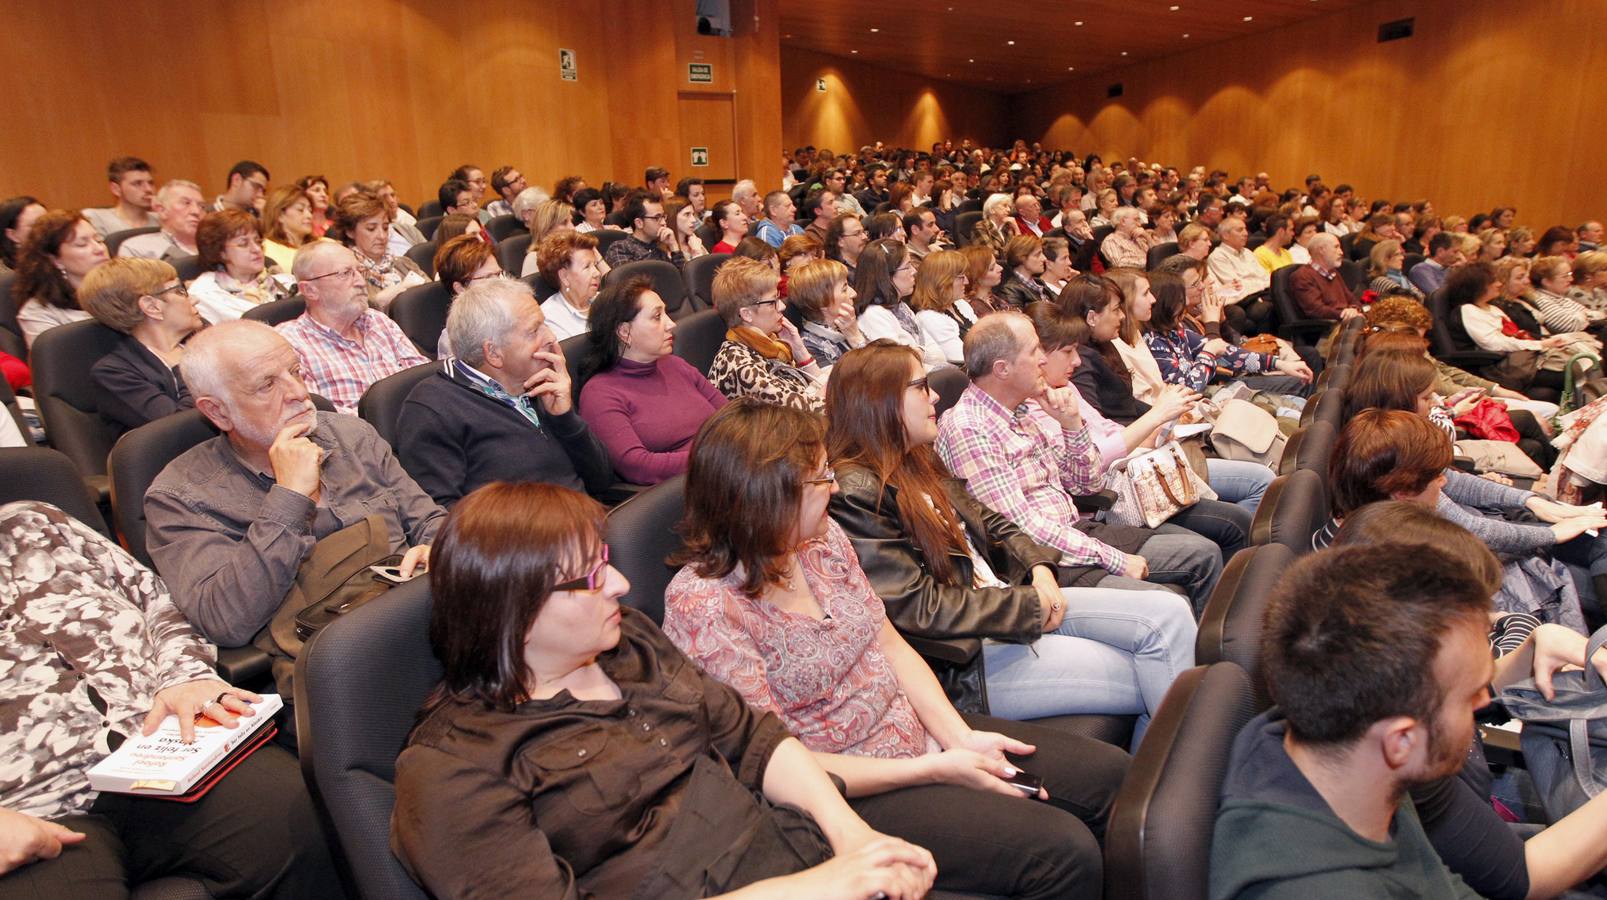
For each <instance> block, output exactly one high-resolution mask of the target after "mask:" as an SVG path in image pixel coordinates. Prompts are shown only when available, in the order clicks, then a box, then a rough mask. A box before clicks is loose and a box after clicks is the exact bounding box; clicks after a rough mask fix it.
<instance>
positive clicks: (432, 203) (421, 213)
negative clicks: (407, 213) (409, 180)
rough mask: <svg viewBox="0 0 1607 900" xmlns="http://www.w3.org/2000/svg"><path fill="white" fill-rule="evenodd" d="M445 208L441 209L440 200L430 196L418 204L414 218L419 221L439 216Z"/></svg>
mask: <svg viewBox="0 0 1607 900" xmlns="http://www.w3.org/2000/svg"><path fill="white" fill-rule="evenodd" d="M443 213H445V210H443V209H441V201H439V200H436V199H434V198H431V199H429V200H426V201H424V202H423V203H420V204H419V205H418V213H417V214H416V215H414V218H415V219H417V220H419V221H420V222H422V221H424V220H425V219H428V218H439V217H440V216H441V215H442V214H443Z"/></svg>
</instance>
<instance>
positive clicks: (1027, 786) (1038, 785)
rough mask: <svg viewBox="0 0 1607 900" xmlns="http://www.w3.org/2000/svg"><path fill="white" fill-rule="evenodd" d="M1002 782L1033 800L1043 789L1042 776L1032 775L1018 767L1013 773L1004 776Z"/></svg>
mask: <svg viewBox="0 0 1607 900" xmlns="http://www.w3.org/2000/svg"><path fill="white" fill-rule="evenodd" d="M1004 783H1005V784H1008V785H1010V786H1011V787H1013V788H1015V789H1016V790H1018V791H1020V792H1021V793H1022V794H1023V795H1024V796H1027V797H1031V798H1032V799H1034V800H1036V799H1037V798H1038V792H1039V791H1040V790H1042V789H1043V779H1042V778H1039V777H1038V776H1037V775H1034V774H1032V773H1031V772H1023V771H1022V770H1020V769H1017V770H1016V773H1015V774H1014V775H1012V776H1010V777H1009V778H1006V779H1005V780H1004Z"/></svg>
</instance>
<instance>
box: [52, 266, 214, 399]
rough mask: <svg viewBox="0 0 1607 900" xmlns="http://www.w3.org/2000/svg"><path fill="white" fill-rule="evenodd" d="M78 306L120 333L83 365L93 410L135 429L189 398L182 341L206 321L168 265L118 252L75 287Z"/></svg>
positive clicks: (92, 270) (91, 271) (175, 273)
mask: <svg viewBox="0 0 1607 900" xmlns="http://www.w3.org/2000/svg"><path fill="white" fill-rule="evenodd" d="M78 300H79V302H80V303H82V304H83V307H84V309H86V310H88V311H89V314H90V315H92V316H94V317H95V318H96V320H98V321H99V322H100V323H101V324H102V325H105V326H106V327H107V328H110V329H112V330H113V331H117V332H120V333H121V334H122V335H123V337H122V340H120V341H119V342H118V344H117V346H116V347H115V348H113V350H112V351H111V352H110V353H108V354H106V355H105V356H103V357H101V358H100V359H99V360H96V361H95V362H94V364H93V365H92V366H90V369H89V374H90V378H91V379H92V380H93V381H94V382H95V386H96V387H97V388H99V389H100V394H99V396H98V397H97V400H98V403H97V405H98V406H99V408H100V414H101V415H102V416H104V417H105V418H106V419H108V420H109V421H111V422H113V423H115V424H116V425H118V426H119V427H120V428H123V429H127V428H138V427H140V426H141V425H144V424H145V423H146V422H150V421H152V420H154V419H159V418H161V417H162V416H165V415H169V414H171V413H176V412H178V411H179V410H181V409H189V408H190V407H192V406H194V405H195V401H194V400H193V399H192V398H191V397H190V391H189V389H188V388H186V387H185V386H184V376H183V375H181V374H180V372H179V364H180V363H181V362H182V361H183V359H184V342H185V341H187V340H189V339H190V335H192V334H195V332H197V331H199V330H200V329H201V327H202V326H203V325H205V324H206V323H205V322H203V321H202V320H201V314H200V313H198V312H196V309H195V302H194V301H193V300H191V299H190V295H189V292H187V291H186V290H185V289H184V285H183V284H182V283H180V281H179V275H178V273H177V272H175V271H174V270H173V267H172V266H170V265H168V264H167V263H166V262H163V261H162V260H159V259H131V258H126V257H120V258H118V259H113V260H108V261H107V262H106V263H105V265H101V266H96V267H95V268H94V269H91V270H90V272H89V274H87V275H85V276H84V283H83V285H82V286H81V287H80V288H79V290H78Z"/></svg>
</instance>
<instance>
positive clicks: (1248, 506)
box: [1205, 459, 1274, 516]
mask: <svg viewBox="0 0 1607 900" xmlns="http://www.w3.org/2000/svg"><path fill="white" fill-rule="evenodd" d="M1205 468H1206V471H1207V472H1208V473H1209V474H1210V478H1209V479H1208V480H1209V481H1210V482H1211V490H1213V491H1216V495H1217V497H1218V498H1220V499H1221V500H1222V501H1224V502H1226V503H1233V504H1236V505H1238V506H1242V507H1244V508H1245V510H1247V511H1248V512H1249V513H1250V515H1252V516H1253V515H1255V511H1256V507H1258V506H1260V505H1261V497H1262V495H1264V494H1266V492H1267V488H1268V487H1270V486H1271V485H1272V479H1273V477H1274V476H1273V473H1272V470H1271V469H1269V468H1267V467H1266V466H1264V465H1262V464H1261V463H1258V462H1249V461H1246V460H1237V459H1206V461H1205Z"/></svg>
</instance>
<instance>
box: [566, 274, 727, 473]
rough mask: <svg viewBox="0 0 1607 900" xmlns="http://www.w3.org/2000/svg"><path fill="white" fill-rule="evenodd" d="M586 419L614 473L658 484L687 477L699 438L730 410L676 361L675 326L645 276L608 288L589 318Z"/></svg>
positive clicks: (584, 363)
mask: <svg viewBox="0 0 1607 900" xmlns="http://www.w3.org/2000/svg"><path fill="white" fill-rule="evenodd" d="M586 321H587V332H586V338H587V340H586V351H585V356H584V357H583V358H582V360H581V366H580V384H581V387H580V415H581V418H583V419H585V420H586V423H587V424H588V425H590V426H591V429H592V432H593V433H594V434H596V435H597V438H598V439H599V440H601V441H602V442H603V446H604V447H606V448H608V458H609V460H610V461H611V462H612V463H613V466H614V471H615V472H616V473H617V474H618V475H619V476H620V477H621V478H622V479H624V480H625V481H628V482H631V483H633V484H657V483H659V482H660V481H663V480H665V479H666V478H670V477H673V476H675V475H679V474H680V473H682V472H684V471H686V462H687V459H688V457H689V456H690V454H691V444H692V438H693V437H694V436H695V435H696V434H697V430H698V428H699V427H701V426H702V425H703V422H704V420H706V419H708V417H709V416H711V415H713V414H714V411H715V410H717V409H719V408H720V407H722V406H724V405H725V395H724V394H721V393H720V392H719V391H717V390H715V389H714V385H712V384H709V380H708V379H707V378H705V377H703V374H702V373H700V372H699V371H698V370H697V369H695V368H693V367H692V364H691V363H688V362H687V361H686V360H684V359H681V358H680V357H678V356H673V355H671V353H670V351H671V348H672V347H673V346H674V340H675V339H674V337H673V334H674V331H675V323H674V322H673V321H672V320H671V319H670V316H669V313H668V312H667V311H666V310H665V309H664V299H663V298H662V297H660V296H659V295H658V294H657V293H654V291H653V287H652V284H651V283H650V282H649V281H648V280H647V279H645V278H632V279H629V280H627V281H623V282H621V283H618V284H613V285H610V286H609V287H607V288H605V289H604V290H603V292H602V293H601V294H598V295H597V299H596V300H593V301H592V305H591V312H590V313H589V314H588V315H587V316H586Z"/></svg>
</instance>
